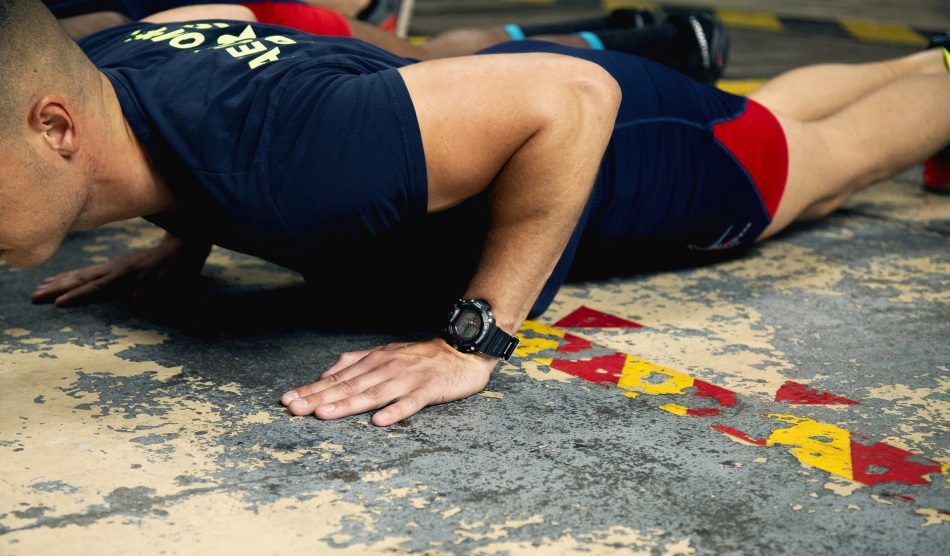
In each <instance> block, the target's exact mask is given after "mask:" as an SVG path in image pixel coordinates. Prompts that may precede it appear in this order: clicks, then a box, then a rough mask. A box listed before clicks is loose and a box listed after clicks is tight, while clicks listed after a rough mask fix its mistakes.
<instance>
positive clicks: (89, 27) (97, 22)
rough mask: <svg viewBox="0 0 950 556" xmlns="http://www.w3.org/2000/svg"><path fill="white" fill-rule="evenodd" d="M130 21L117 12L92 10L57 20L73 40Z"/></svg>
mask: <svg viewBox="0 0 950 556" xmlns="http://www.w3.org/2000/svg"><path fill="white" fill-rule="evenodd" d="M130 21H132V20H131V19H129V18H128V17H126V16H124V15H122V14H120V13H119V12H93V13H88V14H82V15H76V16H72V17H64V18H61V19H60V20H59V22H60V23H61V24H62V25H63V28H64V29H66V32H67V33H69V36H70V37H72V38H73V39H75V40H79V39H81V38H83V37H85V36H86V35H91V34H93V33H96V32H98V31H101V30H103V29H108V28H109V27H114V26H116V25H121V24H123V23H128V22H130Z"/></svg>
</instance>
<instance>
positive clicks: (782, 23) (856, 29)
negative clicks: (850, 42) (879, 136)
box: [542, 0, 946, 47]
mask: <svg viewBox="0 0 950 556" xmlns="http://www.w3.org/2000/svg"><path fill="white" fill-rule="evenodd" d="M542 1H545V0H542ZM547 3H551V4H553V3H557V0H553V1H549V2H547ZM601 3H602V5H603V7H604V9H605V10H606V11H611V10H616V9H619V8H643V9H659V10H663V11H666V12H670V13H675V12H677V11H684V10H699V11H706V12H709V13H712V14H715V15H716V16H717V17H718V18H719V19H721V20H722V21H723V22H724V23H725V24H726V25H728V26H729V27H733V28H737V29H738V28H744V29H759V30H764V31H776V32H789V33H802V34H820V35H826V36H837V37H847V38H852V39H856V40H861V41H867V42H880V43H890V44H900V45H907V46H921V47H922V46H926V45H927V42H928V41H929V39H930V37H933V36H935V35H940V34H943V33H946V30H942V31H938V30H924V29H915V28H913V27H911V26H909V25H900V24H891V23H881V22H878V21H869V20H866V19H844V18H843V19H824V20H823V19H807V18H799V17H788V16H782V15H778V14H774V13H770V12H755V11H738V10H726V9H711V8H709V7H708V6H707V7H689V6H680V5H676V6H672V5H665V4H662V3H654V2H641V1H636V0H634V1H631V0H601Z"/></svg>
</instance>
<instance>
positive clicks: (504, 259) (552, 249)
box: [465, 80, 619, 333]
mask: <svg viewBox="0 0 950 556" xmlns="http://www.w3.org/2000/svg"><path fill="white" fill-rule="evenodd" d="M547 102H549V103H551V104H552V105H551V106H550V107H549V108H547V107H546V108H543V109H542V111H543V113H544V116H543V117H542V118H541V122H542V123H541V126H540V127H539V129H538V130H537V131H535V132H534V133H533V134H532V135H531V136H530V138H529V139H528V140H527V141H526V142H525V143H524V144H523V145H522V146H521V147H520V148H519V149H518V150H517V151H516V152H515V153H514V154H513V155H512V156H511V158H510V159H509V160H508V162H507V163H506V164H505V166H504V168H503V169H502V171H501V172H499V174H498V176H497V177H496V178H495V180H494V182H493V184H492V186H491V190H490V199H491V225H490V227H489V231H488V235H487V238H486V242H485V246H484V251H483V253H482V258H481V261H480V264H479V267H478V270H477V272H476V274H475V276H474V277H473V279H472V281H471V282H470V284H469V288H468V290H467V291H466V293H465V297H467V298H482V299H486V300H487V301H488V302H489V303H490V304H491V305H492V308H493V312H494V314H495V317H496V319H497V320H498V323H499V326H501V327H502V329H504V330H506V331H509V332H511V333H513V332H514V331H516V330H517V329H518V328H520V326H521V323H522V322H523V321H524V319H525V318H526V317H527V315H528V312H529V311H530V310H531V307H532V306H533V304H534V302H535V300H536V299H537V297H538V294H539V293H540V291H541V289H542V288H543V286H544V284H545V282H546V281H547V279H548V278H549V276H550V275H551V272H552V271H553V270H554V267H555V265H556V264H557V262H558V260H559V259H560V257H561V254H562V253H563V251H564V248H565V246H566V244H567V242H568V241H569V239H570V237H571V234H572V232H573V231H574V229H575V227H576V225H577V222H578V220H579V218H580V216H581V214H582V212H583V210H584V207H585V205H586V203H587V200H588V197H589V195H590V191H591V188H592V185H593V183H594V180H595V178H596V175H597V171H598V169H599V166H600V161H601V159H602V156H603V152H604V149H605V148H606V145H607V142H608V141H609V139H610V133H611V131H612V128H613V122H614V118H615V115H616V104H617V103H619V93H615V92H614V91H612V90H610V88H608V87H604V86H603V85H602V84H595V83H591V82H589V81H585V80H581V81H578V82H575V83H572V86H571V87H569V88H566V89H565V90H564V91H563V92H562V94H560V95H559V96H555V97H553V98H549V99H547Z"/></svg>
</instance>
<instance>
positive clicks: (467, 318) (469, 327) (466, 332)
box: [452, 309, 482, 340]
mask: <svg viewBox="0 0 950 556" xmlns="http://www.w3.org/2000/svg"><path fill="white" fill-rule="evenodd" d="M452 325H453V326H454V327H455V333H456V334H458V336H459V338H461V339H462V340H471V339H473V338H475V337H476V336H478V334H479V332H481V331H482V315H481V314H480V313H479V312H478V311H474V310H472V309H463V310H462V311H461V312H459V315H458V317H456V319H455V322H454V323H452Z"/></svg>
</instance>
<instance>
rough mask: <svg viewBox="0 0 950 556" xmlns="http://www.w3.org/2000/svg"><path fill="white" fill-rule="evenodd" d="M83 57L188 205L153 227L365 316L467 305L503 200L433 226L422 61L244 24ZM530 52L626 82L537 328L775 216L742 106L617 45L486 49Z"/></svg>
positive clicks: (132, 37) (180, 28)
mask: <svg viewBox="0 0 950 556" xmlns="http://www.w3.org/2000/svg"><path fill="white" fill-rule="evenodd" d="M80 45H81V46H82V47H83V49H84V50H85V51H86V52H87V54H88V55H89V57H90V58H91V59H92V60H93V62H94V63H96V64H97V66H99V67H100V69H101V70H102V71H103V72H104V73H105V75H106V76H107V77H108V78H109V79H110V80H111V82H112V83H113V85H114V86H115V89H116V93H117V94H118V97H119V101H120V103H121V105H122V109H123V111H124V113H125V115H126V117H127V119H128V121H129V123H130V125H131V127H132V129H133V131H134V133H135V134H136V135H137V136H138V137H139V139H140V140H141V141H142V142H143V143H144V144H145V147H146V149H147V150H148V152H149V154H150V155H151V157H152V159H153V160H154V161H155V163H156V166H157V168H158V169H159V171H160V172H161V173H162V176H163V178H164V179H165V181H166V183H167V185H168V186H169V188H170V189H171V191H172V194H173V195H174V197H175V200H176V204H177V209H176V211H175V212H174V213H172V214H166V215H155V216H152V217H150V218H149V219H150V220H152V221H153V222H155V223H156V224H158V225H160V226H162V227H163V228H165V229H167V230H168V231H170V232H171V233H172V234H174V235H177V236H179V237H182V238H185V239H198V240H203V241H207V242H210V243H213V244H216V245H220V246H222V247H226V248H229V249H233V250H235V251H240V252H244V253H248V254H251V255H255V256H258V257H260V258H263V259H265V260H269V261H271V262H274V263H276V264H279V265H282V266H285V267H288V268H291V269H293V270H296V271H298V272H300V273H302V274H303V275H304V276H305V277H306V280H307V282H308V283H310V284H315V285H317V286H318V288H316V289H317V291H323V292H326V293H327V294H328V297H327V299H326V301H327V302H328V303H331V302H333V301H339V302H340V303H341V304H343V305H344V309H346V310H351V311H352V312H358V311H362V310H369V309H371V308H376V307H378V305H379V303H380V302H381V300H386V301H387V302H390V303H400V304H403V305H404V308H402V309H400V310H397V311H394V313H393V314H394V315H399V314H403V313H405V311H407V310H408V311H412V312H415V313H417V314H420V315H425V316H426V317H431V318H433V319H438V318H439V316H440V315H442V313H443V312H444V311H445V309H446V308H447V307H448V306H449V305H450V304H451V301H452V300H453V299H455V298H457V297H458V296H459V295H461V294H462V293H463V292H464V290H465V288H466V285H467V282H468V280H469V279H470V278H471V277H472V275H473V273H474V271H475V268H476V265H477V263H478V258H479V255H480V254H481V248H482V244H483V239H484V234H485V232H486V230H487V227H488V215H489V211H488V206H487V205H488V200H487V195H486V194H482V195H478V196H476V197H474V198H472V199H470V200H468V201H466V202H464V203H462V204H460V205H458V206H457V207H453V208H452V209H450V210H447V211H443V212H439V213H435V214H428V215H427V214H426V209H427V181H426V167H425V156H424V153H423V149H422V141H421V136H420V132H419V128H418V123H417V121H416V117H415V111H414V109H413V106H412V103H411V100H410V98H409V95H408V92H407V90H406V88H405V85H404V83H403V81H402V79H401V77H400V75H399V74H398V72H397V71H396V69H397V68H399V67H402V66H405V65H407V64H410V63H413V62H414V61H413V60H409V59H406V58H401V57H397V56H395V55H392V54H389V53H387V52H385V51H383V50H381V49H378V48H376V47H373V46H371V45H368V44H366V43H363V42H361V41H358V40H355V39H350V38H331V37H317V36H314V35H309V34H306V33H301V32H297V31H294V30H291V29H288V28H285V27H276V26H269V25H263V24H250V25H249V24H247V23H244V22H241V23H237V22H218V23H215V22H210V23H191V24H175V25H149V24H142V23H137V24H129V25H125V26H121V27H118V28H114V29H110V30H107V31H104V32H101V33H98V34H96V35H93V36H91V37H88V38H86V39H84V40H82V41H80ZM529 51H551V52H559V53H563V54H568V55H573V56H578V57H584V58H587V59H589V60H591V61H594V62H596V63H598V64H600V65H602V66H603V67H604V68H606V69H607V70H608V71H610V72H611V74H612V75H614V77H615V78H617V80H618V82H620V84H621V87H622V89H623V102H622V104H621V109H620V114H619V116H618V120H617V125H616V127H615V130H614V136H613V138H612V141H611V143H610V145H609V146H608V149H607V152H606V154H605V156H604V159H603V161H602V164H601V169H600V172H599V175H598V177H597V180H596V181H595V184H594V190H593V193H592V195H591V200H590V202H589V203H588V206H587V209H586V210H585V212H584V214H583V217H582V218H581V221H580V223H579V225H578V226H577V228H576V229H575V232H574V234H573V236H572V238H571V241H570V242H569V244H568V247H567V249H566V250H565V253H564V255H563V256H562V257H561V260H560V261H559V263H558V265H557V268H556V269H555V272H554V273H553V275H552V276H551V278H550V279H549V280H548V282H547V283H546V285H545V287H544V290H543V291H542V293H541V295H540V296H539V298H538V299H537V301H536V303H535V305H534V307H533V309H532V311H531V315H532V316H536V315H538V314H540V313H541V312H543V311H544V310H545V309H546V308H547V307H548V305H549V304H550V302H551V301H552V299H553V298H554V295H555V294H556V292H557V290H558V289H559V288H560V286H561V284H562V283H563V282H564V280H565V279H566V278H567V277H568V275H569V272H571V271H573V272H575V273H577V272H578V271H581V273H580V274H586V275H594V276H596V275H598V274H599V275H604V273H613V272H614V271H615V270H620V269H622V270H624V271H628V270H629V268H627V265H628V264H629V265H632V266H633V267H635V268H641V269H642V268H644V267H645V266H646V265H645V264H644V262H646V261H647V260H648V259H651V258H657V257H660V258H663V257H669V256H671V255H673V256H675V258H686V259H691V260H693V261H695V260H698V259H701V258H702V257H705V256H706V254H705V253H701V252H698V251H693V250H691V246H693V245H707V244H710V243H711V242H715V240H716V238H717V237H719V236H721V234H722V230H723V229H727V228H725V227H726V226H732V225H734V223H736V222H738V223H739V224H740V225H742V224H743V223H742V222H739V221H740V220H745V219H746V218H747V216H748V213H750V211H751V212H752V213H754V212H755V210H756V209H757V208H761V201H760V200H759V199H758V197H757V196H756V195H757V193H756V192H755V186H754V184H750V182H749V181H748V179H747V176H744V175H743V171H742V169H741V166H739V165H738V164H737V163H736V162H735V161H734V160H733V159H732V157H731V155H730V153H728V151H726V150H725V149H723V148H721V145H717V144H716V142H715V140H714V138H713V134H712V127H713V126H714V125H715V123H717V122H719V121H724V120H727V119H730V118H733V117H735V116H736V115H738V114H741V112H742V110H743V109H744V106H745V99H743V98H741V97H736V96H733V95H729V94H727V93H724V92H722V91H718V90H716V89H714V88H711V87H705V86H700V85H698V84H696V83H695V82H693V81H692V80H690V79H688V78H686V77H684V76H682V75H681V74H678V73H676V72H674V71H672V70H669V69H667V68H664V67H662V66H659V65H657V64H653V63H651V62H649V61H647V60H642V59H638V58H633V57H630V56H627V55H623V54H620V53H615V52H606V51H591V50H577V49H568V48H564V47H557V46H555V45H552V44H546V43H535V42H529V41H525V42H520V43H508V44H505V45H501V46H499V47H496V48H494V49H491V50H490V52H499V53H501V52H529ZM721 178H722V179H721ZM723 186H724V187H726V188H728V190H726V191H724V190H723V189H722V187H723ZM730 223H732V224H730ZM765 224H767V222H766V223H765ZM763 227H764V224H763V223H762V222H757V223H756V224H755V228H756V229H758V230H759V231H761V228H763ZM756 235H757V234H755V233H750V234H749V237H748V238H747V239H754V237H755V236H756ZM514 240H515V241H517V238H515V239H514ZM651 253H652V254H651ZM716 255H719V254H716ZM572 261H581V262H582V264H580V265H577V264H575V265H574V267H573V268H572ZM400 318H401V317H400ZM436 322H437V321H436Z"/></svg>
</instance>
